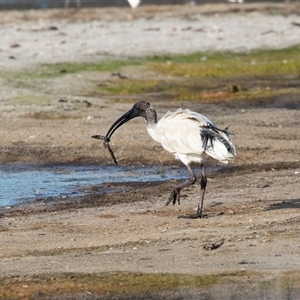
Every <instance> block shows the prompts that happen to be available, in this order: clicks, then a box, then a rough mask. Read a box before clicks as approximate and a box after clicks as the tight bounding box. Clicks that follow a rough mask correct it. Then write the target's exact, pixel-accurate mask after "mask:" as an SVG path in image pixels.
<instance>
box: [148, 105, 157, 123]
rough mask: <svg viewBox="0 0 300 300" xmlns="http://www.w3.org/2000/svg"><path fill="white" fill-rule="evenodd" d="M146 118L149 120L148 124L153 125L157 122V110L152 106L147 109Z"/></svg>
mask: <svg viewBox="0 0 300 300" xmlns="http://www.w3.org/2000/svg"><path fill="white" fill-rule="evenodd" d="M145 120H146V122H147V126H153V125H155V124H156V123H157V115H156V111H155V110H154V109H153V108H152V107H150V108H148V109H147V110H146V117H145Z"/></svg>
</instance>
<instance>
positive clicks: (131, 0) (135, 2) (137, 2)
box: [127, 0, 141, 9]
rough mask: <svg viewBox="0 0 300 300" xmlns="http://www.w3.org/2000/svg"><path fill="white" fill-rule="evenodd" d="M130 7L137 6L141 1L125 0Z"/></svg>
mask: <svg viewBox="0 0 300 300" xmlns="http://www.w3.org/2000/svg"><path fill="white" fill-rule="evenodd" d="M127 1H128V3H129V5H130V6H131V8H133V9H134V8H137V7H138V6H139V4H140V3H141V0H127Z"/></svg>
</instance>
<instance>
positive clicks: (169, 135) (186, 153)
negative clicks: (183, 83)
mask: <svg viewBox="0 0 300 300" xmlns="http://www.w3.org/2000/svg"><path fill="white" fill-rule="evenodd" d="M147 130H148V133H149V134H150V136H151V137H152V138H153V139H154V140H155V141H157V142H158V143H160V144H161V145H162V146H163V148H164V149H166V150H167V151H169V152H171V153H173V154H174V155H175V157H176V158H177V159H179V160H181V161H182V162H183V163H184V164H185V165H188V164H190V163H191V162H196V163H202V162H203V159H204V155H203V154H204V153H206V154H207V155H209V156H211V157H213V158H214V159H217V160H219V161H221V162H223V163H227V162H228V159H232V158H234V156H235V155H236V151H235V147H234V145H233V144H232V143H231V141H230V138H229V134H228V133H227V131H226V130H220V129H218V128H217V127H216V125H215V124H214V123H213V122H212V121H210V120H209V119H208V118H207V117H205V116H203V115H201V114H199V113H196V112H193V111H190V110H189V109H185V110H182V109H181V108H179V109H178V110H177V111H175V112H168V113H167V114H166V115H165V116H163V117H162V118H161V119H160V120H159V121H158V122H157V123H148V125H147Z"/></svg>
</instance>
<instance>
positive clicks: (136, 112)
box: [92, 101, 150, 165]
mask: <svg viewBox="0 0 300 300" xmlns="http://www.w3.org/2000/svg"><path fill="white" fill-rule="evenodd" d="M141 102H144V103H145V105H146V106H148V105H150V104H149V103H148V102H146V101H141ZM141 102H139V103H141ZM139 116H141V117H144V118H145V117H146V116H145V115H144V110H142V109H141V108H140V105H137V103H136V104H135V105H134V106H133V107H132V109H131V110H129V111H128V112H126V113H125V114H124V115H122V116H121V117H120V118H119V119H118V120H117V121H115V122H114V123H113V124H112V126H111V127H110V128H109V130H108V131H107V133H106V135H105V136H103V135H92V138H94V139H100V140H103V141H104V142H103V145H104V147H105V149H108V151H109V153H110V155H111V157H112V159H113V161H114V163H115V165H118V163H117V160H116V157H115V155H114V152H113V151H112V149H111V147H110V145H109V142H110V138H111V136H112V135H113V133H114V132H115V131H116V130H117V129H118V128H119V127H120V126H122V125H123V124H125V123H126V122H128V121H130V120H131V119H133V118H136V117H139Z"/></svg>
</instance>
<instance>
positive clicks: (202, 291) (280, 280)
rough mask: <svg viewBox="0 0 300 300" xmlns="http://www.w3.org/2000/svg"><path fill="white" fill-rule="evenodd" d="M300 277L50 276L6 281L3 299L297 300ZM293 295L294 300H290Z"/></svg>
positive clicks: (0, 291)
mask: <svg viewBox="0 0 300 300" xmlns="http://www.w3.org/2000/svg"><path fill="white" fill-rule="evenodd" d="M299 276H300V274H299V272H286V273H283V274H282V275H281V276H280V277H277V278H272V279H265V277H266V276H264V274H262V273H258V272H251V271H236V272H226V273H220V274H213V275H204V276H195V275H188V274H161V273H160V274H143V273H104V274H103V273H99V274H73V273H63V274H59V275H58V274H49V275H39V276H32V277H12V278H6V279H2V280H1V281H0V299H165V297H167V298H168V299H199V298H198V297H205V298H204V299H216V298H211V297H216V296H217V295H218V299H229V298H228V293H229V294H230V295H231V296H236V297H239V298H237V299H258V298H255V297H268V296H272V295H273V293H274V295H277V296H278V295H281V296H283V299H296V298H295V297H294V296H296V293H297V291H298V292H299V291H300V277H299ZM246 286H248V290H247V288H246ZM250 286H251V287H250ZM244 288H246V289H245V290H244ZM222 291H223V293H222ZM275 293H276V294H275ZM288 295H290V296H291V297H290V298H286V296H288ZM207 297H208V298H207ZM266 299H267V298H266ZM268 299H269V298H268ZM270 299H271V298H270Z"/></svg>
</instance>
